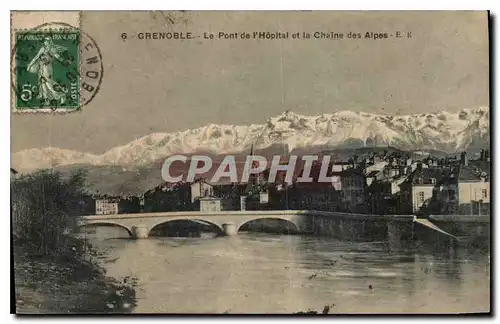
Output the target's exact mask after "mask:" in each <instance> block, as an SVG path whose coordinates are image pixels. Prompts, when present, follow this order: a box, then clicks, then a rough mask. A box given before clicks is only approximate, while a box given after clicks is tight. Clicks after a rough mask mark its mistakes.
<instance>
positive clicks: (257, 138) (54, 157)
mask: <svg viewBox="0 0 500 324" xmlns="http://www.w3.org/2000/svg"><path fill="white" fill-rule="evenodd" d="M489 123H490V120H489V108H488V107H480V108H473V109H462V110H460V111H458V112H457V113H450V112H445V111H443V112H439V113H426V114H418V115H408V116H391V115H376V114H369V113H363V112H351V111H338V112H334V113H331V114H321V115H318V116H304V115H299V114H295V113H293V112H290V111H287V112H284V113H282V114H280V115H278V116H275V117H271V118H269V119H268V120H267V121H266V122H265V124H260V125H255V124H252V125H239V126H237V125H214V124H209V125H206V126H204V127H200V128H196V129H190V130H186V131H182V132H177V133H153V134H149V135H146V136H144V137H141V138H139V139H136V140H134V141H132V142H130V143H127V144H125V145H122V146H117V147H114V148H112V149H110V150H108V151H107V152H105V153H104V154H102V155H95V154H89V153H82V152H76V151H70V150H65V149H59V148H53V147H49V148H42V149H38V148H33V149H27V150H23V151H19V152H17V153H14V154H13V155H12V166H13V167H14V168H17V169H19V170H21V171H28V170H33V169H38V168H49V167H54V166H61V165H71V164H90V165H99V166H103V165H120V166H143V165H147V164H150V163H153V162H156V161H158V160H159V159H162V158H165V157H167V156H169V155H172V154H179V153H181V154H182V153H185V154H190V153H195V152H200V151H203V152H211V153H213V154H227V153H237V152H242V151H244V150H248V149H249V148H250V146H251V145H252V144H253V145H254V147H255V149H265V148H268V147H270V146H272V145H276V144H280V145H285V146H288V151H292V150H293V149H308V148H312V149H313V148H314V147H320V146H321V147H322V148H332V149H334V148H339V147H343V148H345V147H363V146H392V147H395V148H399V149H402V150H406V151H410V150H423V151H425V150H439V151H445V152H450V153H453V152H458V151H465V150H467V149H470V148H477V147H481V148H485V147H487V146H489V140H490V135H489ZM277 153H278V152H277Z"/></svg>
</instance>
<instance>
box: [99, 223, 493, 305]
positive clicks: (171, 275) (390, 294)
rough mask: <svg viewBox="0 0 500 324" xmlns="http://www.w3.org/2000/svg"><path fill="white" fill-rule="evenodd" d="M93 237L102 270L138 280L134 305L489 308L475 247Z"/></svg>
mask: <svg viewBox="0 0 500 324" xmlns="http://www.w3.org/2000/svg"><path fill="white" fill-rule="evenodd" d="M113 230H116V229H113ZM97 234H102V233H97ZM111 236H112V235H111ZM108 237H109V235H108ZM92 241H93V242H94V245H95V246H97V247H99V248H100V249H103V250H104V249H107V248H110V250H109V255H108V259H110V260H115V261H114V262H110V263H107V264H104V266H105V267H106V268H107V270H108V273H109V275H112V276H115V277H123V276H127V275H134V276H136V277H138V279H139V283H140V287H141V290H140V291H139V292H138V296H139V302H138V307H137V309H136V311H137V312H162V313H165V312H176V313H179V312H186V313H223V312H229V313H293V312H298V311H304V310H307V309H315V310H321V309H322V308H323V306H324V305H327V304H335V306H334V307H332V309H331V313H387V312H391V313H405V312H410V313H416V312H417V313H418V312H420V313H433V312H438V313H439V312H444V313H449V312H452V313H453V312H477V311H488V310H489V293H490V291H489V276H490V269H489V258H488V253H486V252H484V251H480V250H473V251H470V250H467V249H463V248H453V249H452V250H450V249H448V248H443V249H437V248H434V249H432V248H429V247H427V248H424V247H423V246H420V245H416V246H415V247H414V248H413V249H408V248H405V249H400V250H397V249H396V250H395V249H393V248H391V247H390V245H389V244H388V243H387V242H383V241H381V242H344V241H339V240H334V239H326V238H318V237H304V236H294V235H271V234H256V233H248V234H246V233H240V234H239V235H238V236H236V237H217V238H167V237H157V238H150V239H147V240H137V241H134V240H123V239H109V238H108V239H102V238H101V237H100V236H98V235H97V236H94V238H93V239H92Z"/></svg>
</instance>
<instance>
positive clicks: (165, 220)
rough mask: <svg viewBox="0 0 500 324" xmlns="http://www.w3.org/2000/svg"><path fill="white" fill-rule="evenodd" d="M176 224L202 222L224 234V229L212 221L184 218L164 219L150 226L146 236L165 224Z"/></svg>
mask: <svg viewBox="0 0 500 324" xmlns="http://www.w3.org/2000/svg"><path fill="white" fill-rule="evenodd" d="M176 221H177V222H178V221H184V222H193V223H197V221H198V222H203V223H206V224H207V225H212V226H214V227H215V228H217V230H218V231H219V232H220V233H224V229H223V228H222V226H221V225H219V224H217V223H215V222H213V221H212V220H206V219H203V218H194V217H193V218H185V217H175V218H169V219H164V220H162V221H160V222H158V223H156V224H154V225H152V226H151V228H150V229H149V233H148V235H150V234H151V232H152V231H153V230H154V229H155V228H158V227H159V226H162V225H165V224H168V223H172V222H176Z"/></svg>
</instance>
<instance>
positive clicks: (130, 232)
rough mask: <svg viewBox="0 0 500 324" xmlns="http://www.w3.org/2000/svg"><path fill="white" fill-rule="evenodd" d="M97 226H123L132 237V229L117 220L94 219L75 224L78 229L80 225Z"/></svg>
mask: <svg viewBox="0 0 500 324" xmlns="http://www.w3.org/2000/svg"><path fill="white" fill-rule="evenodd" d="M97 226H114V227H120V228H123V229H124V230H126V231H127V233H128V235H129V236H130V237H133V234H132V229H130V228H129V227H128V226H126V225H123V224H120V223H118V222H112V221H104V220H103V221H101V220H100V221H94V222H88V223H80V224H78V226H77V229H78V230H79V229H80V228H82V227H97Z"/></svg>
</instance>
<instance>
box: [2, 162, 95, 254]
mask: <svg viewBox="0 0 500 324" xmlns="http://www.w3.org/2000/svg"><path fill="white" fill-rule="evenodd" d="M84 181H85V174H84V173H82V172H81V171H77V172H73V173H72V174H70V175H69V176H63V175H62V174H61V173H60V172H57V171H53V170H42V171H38V172H35V173H32V174H28V175H23V176H20V177H19V178H17V179H14V180H13V181H11V208H12V210H11V214H12V228H13V235H14V239H15V241H16V243H20V244H23V245H24V246H26V247H29V249H30V251H32V252H34V253H37V254H41V255H45V256H49V255H50V256H61V255H65V254H68V253H71V254H72V255H74V254H75V253H83V252H84V251H83V248H82V246H81V245H83V242H82V241H80V240H75V239H74V238H71V237H70V235H69V230H68V228H71V227H72V226H74V223H73V222H72V221H73V220H74V217H73V216H76V215H78V214H79V213H80V212H81V210H82V204H81V202H82V197H83V196H84V195H85V193H84Z"/></svg>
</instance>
